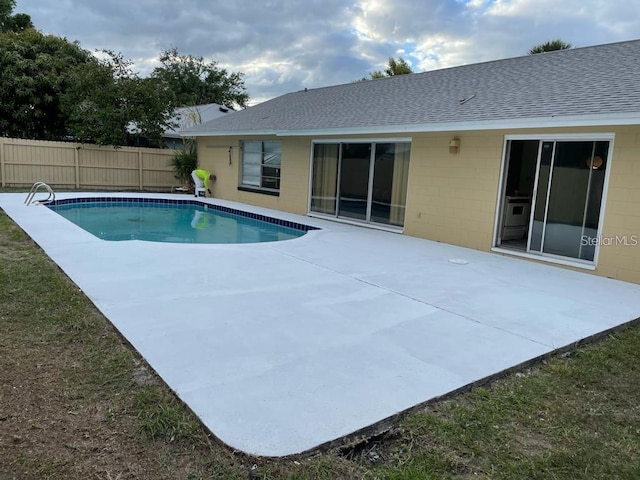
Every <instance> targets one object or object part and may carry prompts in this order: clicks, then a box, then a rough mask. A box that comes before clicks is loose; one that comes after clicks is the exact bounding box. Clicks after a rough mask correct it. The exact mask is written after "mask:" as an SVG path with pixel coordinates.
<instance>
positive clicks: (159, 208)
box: [47, 197, 316, 243]
mask: <svg viewBox="0 0 640 480" xmlns="http://www.w3.org/2000/svg"><path fill="white" fill-rule="evenodd" d="M47 206H48V207H49V208H50V209H51V210H53V211H54V212H56V213H58V214H59V215H61V216H63V217H64V218H66V219H67V220H69V221H70V222H73V223H75V224H76V225H78V226H79V227H81V228H83V229H84V230H86V231H87V232H89V233H91V234H93V235H94V236H96V237H98V238H100V239H102V240H109V241H123V240H145V241H149V242H169V243H262V242H277V241H282V240H290V239H293V238H298V237H301V236H302V235H304V234H306V233H307V231H309V230H316V228H315V227H311V226H308V225H303V224H299V223H295V222H289V221H286V220H281V219H276V218H271V217H267V216H264V215H259V214H254V213H249V212H243V211H241V210H235V209H231V208H227V207H222V206H219V205H209V204H206V203H203V202H198V201H196V200H173V199H148V198H122V197H97V198H73V199H65V200H56V201H55V202H52V203H49V204H48V205H47Z"/></svg>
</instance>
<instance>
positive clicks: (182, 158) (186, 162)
mask: <svg viewBox="0 0 640 480" xmlns="http://www.w3.org/2000/svg"><path fill="white" fill-rule="evenodd" d="M171 167H172V168H173V172H174V175H175V177H176V178H177V179H178V180H180V182H182V184H183V185H187V184H189V185H190V184H191V181H192V180H191V172H193V171H194V170H195V169H196V168H198V150H197V149H196V146H195V143H194V142H192V141H190V142H185V143H184V144H183V145H182V148H181V149H180V150H178V151H176V153H175V155H174V156H173V157H171Z"/></svg>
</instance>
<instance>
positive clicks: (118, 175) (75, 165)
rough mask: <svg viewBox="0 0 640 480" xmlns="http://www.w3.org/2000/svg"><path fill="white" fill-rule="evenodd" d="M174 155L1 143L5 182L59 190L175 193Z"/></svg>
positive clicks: (69, 145) (41, 143) (0, 160)
mask: <svg viewBox="0 0 640 480" xmlns="http://www.w3.org/2000/svg"><path fill="white" fill-rule="evenodd" d="M174 153H175V150H162V149H154V148H132V147H119V148H113V147H101V146H97V145H86V144H80V143H66V142H48V141H41V140H20V139H15V138H3V137H0V182H1V184H2V186H3V187H5V186H13V185H15V186H21V185H32V184H33V183H35V182H38V181H42V182H45V183H48V184H49V185H51V186H55V187H63V188H64V187H66V188H74V189H96V190H97V189H100V190H158V191H162V190H171V188H172V187H175V186H179V183H180V182H179V181H178V180H176V178H175V176H174V172H173V169H172V167H171V165H170V160H171V157H172V156H173V155H174Z"/></svg>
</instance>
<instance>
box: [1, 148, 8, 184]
mask: <svg viewBox="0 0 640 480" xmlns="http://www.w3.org/2000/svg"><path fill="white" fill-rule="evenodd" d="M4 177H5V175H4V138H2V137H0V179H2V186H3V187H5V186H6V185H7V182H6V181H5V179H4Z"/></svg>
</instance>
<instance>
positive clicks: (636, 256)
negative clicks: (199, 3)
mask: <svg viewBox="0 0 640 480" xmlns="http://www.w3.org/2000/svg"><path fill="white" fill-rule="evenodd" d="M584 133H594V134H610V133H613V134H615V140H614V149H613V152H611V153H610V156H609V170H610V172H609V183H608V192H607V199H606V200H607V202H606V205H605V217H604V224H603V227H602V236H603V238H615V237H616V236H618V237H622V236H625V235H626V238H627V240H628V241H629V242H633V239H634V238H636V239H637V240H638V241H639V242H640V127H602V128H562V129H560V128H553V129H539V130H518V131H514V130H510V131H507V130H504V131H479V132H443V133H415V134H406V135H388V136H383V135H376V136H375V139H378V140H379V139H382V138H385V137H388V138H396V137H398V136H401V137H411V138H412V143H411V161H410V169H409V185H408V193H407V210H406V216H405V229H404V233H405V234H407V235H412V236H416V237H422V238H427V239H430V240H436V241H441V242H446V243H451V244H454V245H460V246H464V247H470V248H474V249H478V250H483V251H489V250H491V248H492V242H493V237H494V229H495V223H496V222H495V220H496V214H497V212H496V203H497V196H498V191H499V181H500V172H501V167H502V156H503V148H504V144H505V135H532V134H535V135H540V136H541V137H543V136H545V135H547V136H553V135H557V134H567V135H571V134H584ZM454 137H456V138H458V139H460V150H459V152H458V153H457V154H452V153H450V152H449V142H450V141H451V139H452V138H454ZM261 138H263V139H274V138H276V137H271V138H268V137H261ZM321 138H322V137H314V138H313V139H318V140H320V139H321ZM331 138H332V139H337V138H339V139H345V140H348V139H354V138H367V137H366V136H343V137H338V136H332V137H331ZM371 138H374V137H371ZM251 139H259V138H258V137H253V138H250V137H242V138H240V137H224V138H216V137H206V138H202V139H200V140H199V153H200V157H199V158H200V161H201V165H202V166H203V167H204V168H207V169H209V170H211V171H212V172H214V173H216V175H218V182H217V184H216V187H215V188H216V192H215V194H216V196H219V197H222V198H225V199H229V200H235V201H239V202H243V203H248V204H252V205H259V206H264V207H268V208H274V209H278V210H284V211H288V212H293V213H300V214H306V213H307V212H308V195H309V192H308V189H309V166H310V161H309V160H310V149H311V141H312V140H313V139H312V138H311V137H306V138H299V137H283V138H280V139H281V140H282V172H281V177H282V178H281V189H280V196H279V197H271V196H268V195H263V194H259V193H250V192H242V191H238V189H237V187H238V184H239V182H238V179H239V172H240V160H241V157H240V150H239V148H238V147H239V145H240V141H241V140H251ZM229 146H233V155H232V165H229V156H228V147H229ZM595 273H596V274H599V275H604V276H608V277H612V278H618V279H620V280H625V281H630V282H635V283H640V245H637V246H634V245H627V246H624V245H603V246H601V247H600V251H599V258H598V264H597V268H596V270H595Z"/></svg>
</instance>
